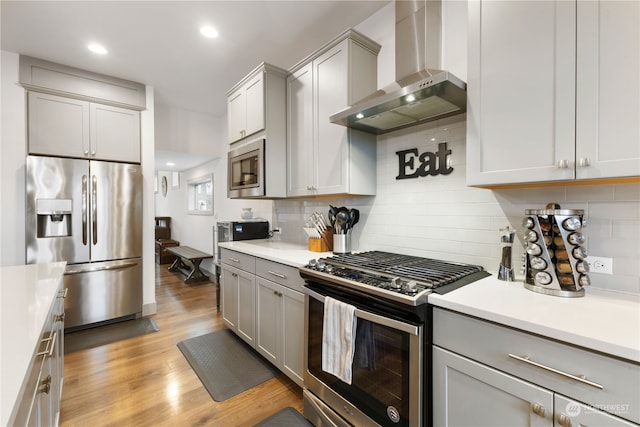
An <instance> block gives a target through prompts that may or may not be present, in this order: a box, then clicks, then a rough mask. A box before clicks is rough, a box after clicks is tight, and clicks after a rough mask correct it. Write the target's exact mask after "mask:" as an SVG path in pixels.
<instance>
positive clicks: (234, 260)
mask: <svg viewBox="0 0 640 427" xmlns="http://www.w3.org/2000/svg"><path fill="white" fill-rule="evenodd" d="M229 261H231V262H240V260H239V259H235V258H229Z"/></svg>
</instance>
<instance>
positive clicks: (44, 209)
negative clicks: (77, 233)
mask: <svg viewBox="0 0 640 427" xmlns="http://www.w3.org/2000/svg"><path fill="white" fill-rule="evenodd" d="M71 208H72V202H71V199H37V200H36V215H37V237H38V238H43V237H64V236H71Z"/></svg>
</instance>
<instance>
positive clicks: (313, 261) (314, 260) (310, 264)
mask: <svg viewBox="0 0 640 427" xmlns="http://www.w3.org/2000/svg"><path fill="white" fill-rule="evenodd" d="M317 264H318V261H317V260H316V259H315V258H314V259H310V260H309V268H316V265H317Z"/></svg>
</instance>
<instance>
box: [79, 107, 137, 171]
mask: <svg viewBox="0 0 640 427" xmlns="http://www.w3.org/2000/svg"><path fill="white" fill-rule="evenodd" d="M91 158H93V159H100V160H116V161H121V162H130V163H140V112H139V111H134V110H128V109H126V108H118V107H112V106H110V105H102V104H93V103H92V104H91Z"/></svg>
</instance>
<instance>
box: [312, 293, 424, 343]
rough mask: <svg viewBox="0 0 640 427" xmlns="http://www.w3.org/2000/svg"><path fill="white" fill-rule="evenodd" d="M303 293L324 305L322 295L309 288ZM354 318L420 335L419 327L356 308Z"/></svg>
mask: <svg viewBox="0 0 640 427" xmlns="http://www.w3.org/2000/svg"><path fill="white" fill-rule="evenodd" d="M304 291H305V293H306V294H307V295H308V296H309V297H311V298H314V299H317V300H318V301H320V302H322V303H324V298H325V297H324V295H321V294H319V293H317V292H315V291H312V290H311V289H309V288H305V289H304ZM356 317H357V318H358V319H363V320H368V321H370V322H373V323H377V324H379V325H383V326H388V327H390V328H393V329H396V330H399V331H402V332H406V333H408V334H411V335H416V336H417V335H420V332H421V331H420V329H421V328H422V327H421V326H416V325H411V324H409V323H404V322H400V321H399V320H395V319H390V318H388V317H384V316H380V315H378V314H374V313H370V312H368V311H364V310H360V309H359V308H357V307H356Z"/></svg>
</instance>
